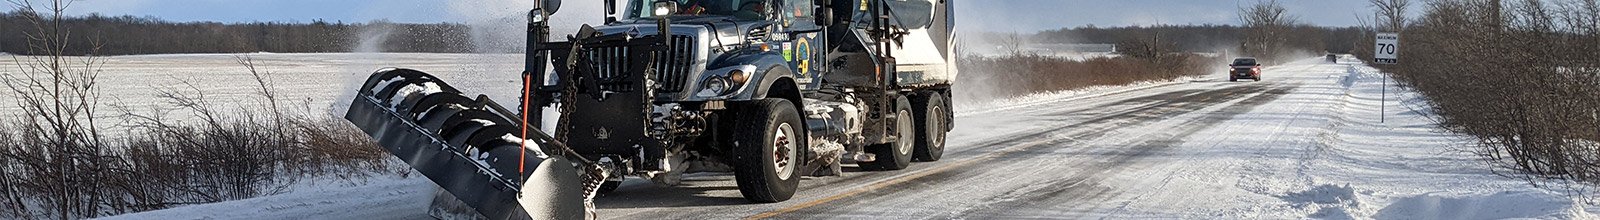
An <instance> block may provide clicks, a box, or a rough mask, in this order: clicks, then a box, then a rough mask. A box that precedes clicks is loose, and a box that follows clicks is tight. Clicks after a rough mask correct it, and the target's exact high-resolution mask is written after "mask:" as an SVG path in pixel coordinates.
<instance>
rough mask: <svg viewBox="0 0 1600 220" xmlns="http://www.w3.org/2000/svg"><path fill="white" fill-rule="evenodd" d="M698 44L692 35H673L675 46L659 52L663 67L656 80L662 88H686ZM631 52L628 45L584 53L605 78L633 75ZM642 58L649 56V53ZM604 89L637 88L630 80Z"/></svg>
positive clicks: (657, 63)
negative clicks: (662, 52) (630, 72)
mask: <svg viewBox="0 0 1600 220" xmlns="http://www.w3.org/2000/svg"><path fill="white" fill-rule="evenodd" d="M696 47H697V45H695V41H694V38H692V37H689V36H684V35H678V36H672V47H671V48H668V49H667V53H666V54H657V57H660V59H657V60H656V66H657V67H659V68H660V71H657V72H656V84H658V85H661V87H660V88H661V89H660V90H657V91H658V92H681V91H683V86H684V84H685V83H686V82H687V81H688V78H689V74H690V73H691V72H692V71H693V68H694V61H695V58H696V57H695V48H696ZM629 54H630V53H629V48H627V47H603V48H589V49H587V50H585V51H584V56H585V57H586V58H588V59H589V60H590V61H593V62H594V63H595V64H596V65H595V75H596V76H597V77H598V78H599V79H603V80H604V79H618V78H620V77H628V76H630V74H629V73H628V71H629V70H630V69H632V68H631V67H630V66H628V64H629V63H631V61H632V60H630V59H629V57H628V55H629ZM640 58H641V59H648V56H641V57H640ZM639 69H643V68H642V67H641V68H639ZM624 80H626V79H624ZM600 89H604V90H611V91H623V92H627V91H634V90H635V89H637V88H633V86H632V84H631V83H630V84H612V85H602V86H601V88H600Z"/></svg>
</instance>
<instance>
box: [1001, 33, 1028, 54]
mask: <svg viewBox="0 0 1600 220" xmlns="http://www.w3.org/2000/svg"><path fill="white" fill-rule="evenodd" d="M1027 44H1028V40H1027V38H1026V37H1023V36H1022V34H1019V33H1017V32H1011V33H1005V35H1004V36H1001V37H1000V49H1002V50H1005V52H1006V55H1012V56H1015V55H1021V54H1022V52H1023V46H1026V45H1027Z"/></svg>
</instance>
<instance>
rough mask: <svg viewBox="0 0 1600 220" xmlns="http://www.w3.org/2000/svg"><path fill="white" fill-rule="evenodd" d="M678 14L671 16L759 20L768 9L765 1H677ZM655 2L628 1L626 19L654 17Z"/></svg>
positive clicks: (644, 0)
mask: <svg viewBox="0 0 1600 220" xmlns="http://www.w3.org/2000/svg"><path fill="white" fill-rule="evenodd" d="M677 1H678V13H676V14H673V16H707V15H722V16H733V17H735V18H739V19H761V18H763V15H764V14H766V13H767V10H768V9H769V7H768V6H767V4H766V2H767V0H677ZM654 2H655V0H630V1H628V11H627V12H625V13H626V14H627V18H629V19H637V18H654V17H656V15H655V12H654V10H655V9H654V8H653V7H652V5H653V4H652V3H654Z"/></svg>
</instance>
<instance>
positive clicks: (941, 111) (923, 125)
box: [911, 93, 950, 162]
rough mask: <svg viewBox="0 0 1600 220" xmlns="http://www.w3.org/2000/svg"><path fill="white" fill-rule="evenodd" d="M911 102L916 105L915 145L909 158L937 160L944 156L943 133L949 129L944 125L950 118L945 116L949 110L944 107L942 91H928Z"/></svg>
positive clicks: (926, 160)
mask: <svg viewBox="0 0 1600 220" xmlns="http://www.w3.org/2000/svg"><path fill="white" fill-rule="evenodd" d="M911 103H912V105H913V106H916V107H917V109H916V112H914V114H916V116H917V146H916V148H915V149H912V152H911V153H912V154H911V155H912V157H911V159H912V160H916V161H921V162H929V161H939V158H940V157H943V156H944V138H945V133H948V132H949V130H950V129H948V128H946V127H945V125H948V124H949V123H947V122H948V120H950V119H949V118H946V117H947V115H948V114H947V112H946V111H949V110H948V109H945V107H944V106H945V104H944V93H929V94H928V95H925V96H920V97H917V99H916V100H915V101H912V102H911Z"/></svg>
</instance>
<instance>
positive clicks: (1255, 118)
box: [113, 59, 1600, 219]
mask: <svg viewBox="0 0 1600 220" xmlns="http://www.w3.org/2000/svg"><path fill="white" fill-rule="evenodd" d="M1264 78H1265V80H1264V81H1261V82H1227V80H1226V76H1224V75H1221V74H1217V75H1213V76H1208V77H1203V78H1200V79H1197V80H1191V81H1180V82H1172V83H1159V84H1145V85H1136V86H1126V87H1120V88H1109V89H1101V90H1096V91H1092V92H1087V93H1063V94H1059V95H1042V96H1036V97H1032V98H1024V99H1018V100H1010V101H1001V102H998V103H994V104H992V105H978V106H980V107H974V108H970V109H958V113H957V118H956V128H955V130H954V131H952V132H951V133H950V134H949V138H948V140H947V142H948V143H947V144H948V145H947V146H946V151H945V157H944V159H943V160H941V161H937V162H924V163H914V164H912V166H911V168H909V169H905V170H899V171H882V172H875V171H860V170H858V169H852V168H848V167H847V168H846V169H847V170H846V171H847V172H846V173H845V174H844V175H843V176H836V177H808V178H806V179H804V180H802V181H801V182H800V184H801V187H800V191H799V192H798V193H796V195H795V197H794V198H793V199H791V200H789V201H785V202H780V203H770V204H756V203H750V202H747V201H746V200H744V199H743V198H741V196H740V194H739V192H738V188H737V187H736V186H735V185H734V180H733V176H732V175H731V174H726V173H703V174H691V175H689V176H688V177H687V178H686V180H685V181H684V185H682V186H673V187H664V186H655V185H653V184H651V183H649V182H648V181H643V180H639V179H630V180H629V181H627V182H625V183H624V184H623V185H622V186H621V187H620V188H618V189H617V190H616V192H613V193H611V194H610V195H606V196H604V197H601V198H598V199H597V200H596V205H597V206H598V207H599V213H598V214H599V216H600V217H601V218H603V219H739V218H773V219H819V218H836V219H863V218H865V219H1019V218H1021V219H1036V218H1051V219H1055V218H1068V219H1083V218H1109V219H1125V218H1185V219H1197V218H1198V219H1299V218H1333V219H1349V218H1355V219H1366V218H1376V219H1500V218H1540V219H1551V218H1555V219H1596V218H1597V217H1596V216H1595V215H1594V213H1597V212H1600V209H1597V208H1595V207H1590V206H1588V205H1585V203H1584V202H1582V201H1578V200H1574V199H1571V198H1569V197H1567V196H1565V195H1564V194H1563V193H1562V192H1560V191H1556V190H1548V189H1541V188H1537V187H1534V186H1532V185H1530V184H1528V182H1526V181H1524V180H1520V179H1514V178H1508V177H1504V176H1500V175H1497V174H1495V173H1493V172H1492V171H1490V170H1488V166H1486V165H1485V164H1484V163H1482V161H1481V160H1480V159H1478V157H1476V156H1475V155H1473V154H1472V153H1471V152H1470V151H1467V150H1462V148H1461V147H1462V146H1471V144H1473V143H1474V142H1473V140H1472V139H1471V138H1470V137H1464V136H1461V135H1456V134H1450V133H1449V132H1443V131H1439V130H1438V129H1437V128H1438V125H1437V124H1436V122H1435V121H1432V119H1430V118H1429V117H1428V116H1427V114H1425V113H1426V108H1424V107H1422V106H1426V105H1425V104H1424V102H1425V100H1423V99H1421V98H1419V97H1417V96H1416V95H1415V94H1414V93H1409V92H1404V91H1402V92H1399V93H1398V94H1395V93H1393V92H1392V91H1394V90H1395V88H1392V87H1385V86H1384V85H1386V84H1387V83H1385V80H1387V78H1385V77H1384V76H1383V75H1382V74H1379V73H1378V72H1377V71H1376V70H1374V69H1372V68H1370V67H1366V66H1362V65H1360V64H1359V62H1356V60H1350V59H1346V60H1342V61H1341V63H1336V64H1335V63H1323V62H1321V61H1320V59H1308V60H1305V61H1301V62H1295V63H1289V64H1284V65H1279V66H1273V67H1268V68H1266V70H1265V74H1264ZM466 80H467V81H464V82H473V81H470V80H471V79H466ZM503 80H504V79H487V80H479V81H483V83H482V84H484V85H497V84H494V83H490V82H496V81H503ZM1386 88H1387V89H1386ZM958 89H959V87H958ZM483 91H497V90H496V89H484V90H483ZM509 91H514V90H509ZM1386 91H1389V92H1386ZM491 95H495V94H491ZM501 95H504V94H501ZM1396 96H1398V97H1396ZM1397 99H1398V100H1397ZM1385 100H1387V101H1385ZM1380 112H1381V113H1382V115H1384V117H1385V118H1387V120H1386V122H1379V117H1380ZM311 182H315V181H311ZM296 189H297V190H295V191H293V192H290V193H285V194H281V195H273V196H265V197H260V198H252V199H245V200H238V201H228V202H222V203H216V204H204V205H194V206H186V207H178V208H173V209H167V210H157V211H151V212H143V213H133V214H128V215H121V216H115V217H113V219H431V218H430V217H429V216H427V214H426V208H427V206H428V202H429V201H430V198H431V196H432V193H433V190H434V186H433V184H432V183H430V182H428V181H427V180H426V179H424V178H420V177H418V175H411V176H409V177H385V176H380V177H374V178H371V179H368V180H365V181H363V182H358V183H343V182H342V181H336V182H335V184H320V185H317V184H310V185H308V186H304V187H297V188H296Z"/></svg>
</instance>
